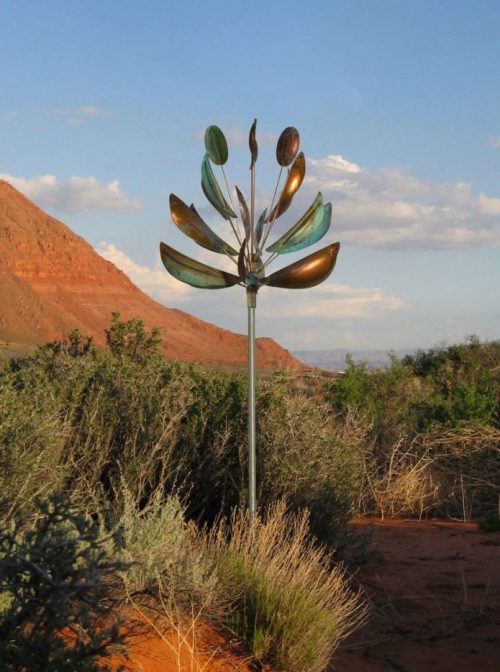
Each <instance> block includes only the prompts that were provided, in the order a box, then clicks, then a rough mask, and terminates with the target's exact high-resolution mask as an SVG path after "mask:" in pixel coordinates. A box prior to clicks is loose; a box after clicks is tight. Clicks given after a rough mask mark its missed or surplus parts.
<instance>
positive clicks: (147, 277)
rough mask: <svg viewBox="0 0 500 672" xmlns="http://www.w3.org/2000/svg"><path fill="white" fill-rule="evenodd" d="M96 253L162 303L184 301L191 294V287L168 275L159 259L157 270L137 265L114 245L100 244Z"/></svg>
mask: <svg viewBox="0 0 500 672" xmlns="http://www.w3.org/2000/svg"><path fill="white" fill-rule="evenodd" d="M96 252H97V253H98V254H100V255H101V256H102V257H104V258H105V259H107V260H108V261H111V263H113V264H114V265H115V266H116V267H117V268H119V269H120V270H121V271H123V272H124V273H125V275H127V276H128V277H129V278H130V279H131V280H132V282H134V283H135V284H136V285H137V286H138V287H139V288H140V289H142V290H143V291H144V292H146V294H149V296H151V297H153V298H154V299H157V300H158V301H161V302H162V303H170V302H172V301H176V302H177V301H182V300H183V299H185V298H187V297H188V295H189V294H190V293H191V287H190V286H189V285H186V284H185V283H183V282H179V281H178V280H176V279H175V278H173V277H172V276H171V275H170V273H167V271H166V270H165V268H164V267H163V265H162V264H161V261H160V259H159V258H158V262H157V265H156V268H149V267H148V266H141V265H140V264H137V263H136V262H135V261H134V260H133V259H131V258H130V257H128V256H127V255H126V254H125V252H122V251H121V250H119V249H118V248H116V247H115V245H113V244H112V243H106V242H102V243H100V244H99V247H98V248H97V249H96Z"/></svg>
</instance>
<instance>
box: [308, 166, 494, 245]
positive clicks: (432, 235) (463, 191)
mask: <svg viewBox="0 0 500 672" xmlns="http://www.w3.org/2000/svg"><path fill="white" fill-rule="evenodd" d="M302 191H303V193H302V194H301V195H300V196H299V195H298V197H297V200H298V201H299V200H300V201H302V202H301V203H300V205H301V206H304V205H305V200H306V198H305V197H307V199H312V198H313V197H314V195H315V194H316V192H318V191H321V192H322V193H323V195H324V197H325V199H326V200H332V201H333V227H332V228H333V231H334V237H335V239H338V240H340V241H344V242H349V243H353V244H360V245H368V246H378V247H391V246H392V247H394V246H400V247H401V246H407V247H409V246H420V247H428V246H430V247H470V246H474V245H487V244H495V245H497V244H500V198H496V197H492V196H487V195H485V194H474V193H473V192H472V190H471V188H470V185H468V184H466V183H464V182H455V183H447V182H437V181H431V180H422V179H420V178H418V177H415V176H414V175H412V174H410V173H408V172H407V171H404V170H402V169H399V168H384V169H380V170H377V171H374V170H369V169H367V168H363V167H362V166H359V165H357V164H356V163H352V162H350V161H348V160H346V159H345V158H344V157H342V156H339V155H330V156H328V157H327V158H325V159H320V160H315V159H311V160H309V161H308V170H307V175H306V179H305V181H304V187H303V190H302ZM300 193H301V192H299V194H300Z"/></svg>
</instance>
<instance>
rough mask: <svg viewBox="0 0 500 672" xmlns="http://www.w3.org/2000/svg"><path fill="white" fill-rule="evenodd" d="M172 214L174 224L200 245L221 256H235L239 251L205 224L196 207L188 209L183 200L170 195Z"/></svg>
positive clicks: (192, 206)
mask: <svg viewBox="0 0 500 672" xmlns="http://www.w3.org/2000/svg"><path fill="white" fill-rule="evenodd" d="M169 201H170V213H171V215H172V221H173V222H174V224H175V225H176V226H177V227H178V228H179V229H180V230H181V231H182V232H183V233H185V234H186V236H189V238H192V240H194V241H195V242H196V243H198V245H201V246H202V247H204V248H206V249H207V250H210V251H211V252H218V253H219V254H230V255H232V256H235V255H237V254H238V252H237V250H235V249H234V248H232V247H231V245H228V244H227V243H226V242H225V241H224V240H222V238H220V237H219V236H218V235H217V234H216V233H215V232H214V231H212V229H211V228H210V227H209V226H208V225H207V224H205V222H204V221H203V219H202V218H201V217H200V215H199V214H198V212H197V211H196V208H195V207H194V205H191V207H188V206H187V205H186V203H184V201H183V200H181V199H180V198H179V197H178V196H176V195H175V194H170V198H169Z"/></svg>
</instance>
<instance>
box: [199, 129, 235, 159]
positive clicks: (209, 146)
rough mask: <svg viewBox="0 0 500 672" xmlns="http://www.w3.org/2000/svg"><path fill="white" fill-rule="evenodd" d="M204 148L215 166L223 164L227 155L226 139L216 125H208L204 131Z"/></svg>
mask: <svg viewBox="0 0 500 672" xmlns="http://www.w3.org/2000/svg"><path fill="white" fill-rule="evenodd" d="M205 149H206V150H207V154H208V155H209V156H210V158H211V159H212V161H213V162H214V163H215V164H216V165H217V166H223V165H224V164H225V163H226V161H227V157H228V154H229V152H228V149H227V141H226V138H225V136H224V133H223V132H222V131H221V130H220V128H219V127H218V126H214V125H212V126H209V127H208V128H207V130H206V131H205Z"/></svg>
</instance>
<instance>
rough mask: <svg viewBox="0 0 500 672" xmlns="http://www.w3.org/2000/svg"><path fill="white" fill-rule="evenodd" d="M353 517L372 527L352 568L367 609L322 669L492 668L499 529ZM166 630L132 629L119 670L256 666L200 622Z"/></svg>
mask: <svg viewBox="0 0 500 672" xmlns="http://www.w3.org/2000/svg"><path fill="white" fill-rule="evenodd" d="M353 525H354V527H355V530H356V532H357V533H359V534H365V533H366V532H367V531H369V532H371V534H372V537H371V542H370V547H369V549H368V552H367V557H368V560H367V562H366V563H365V564H364V565H363V566H362V568H361V570H360V571H359V572H358V574H357V575H356V577H355V580H356V581H357V582H358V583H359V585H360V586H361V587H362V589H363V591H364V592H365V595H366V597H367V599H368V600H369V601H370V605H371V618H370V620H369V622H368V623H367V624H366V625H365V626H364V627H363V628H362V629H360V630H359V631H358V632H356V633H354V634H353V635H352V636H351V637H350V638H349V639H348V640H346V641H345V642H344V643H343V645H342V646H341V648H340V650H338V651H337V652H336V654H335V657H334V660H333V662H332V665H331V668H330V672H386V671H387V672H500V532H494V533H489V534H486V533H482V532H479V531H478V529H477V526H476V525H474V524H470V523H456V522H451V521H425V522H417V521H414V520H386V521H380V520H373V519H372V520H366V519H365V520H359V521H355V522H354V523H353ZM166 632H167V633H168V634H166V636H164V638H161V637H159V636H158V635H157V634H156V633H155V632H154V631H152V628H146V632H143V633H142V634H140V635H139V636H136V637H133V638H132V640H131V642H130V648H129V654H130V658H129V659H128V661H127V663H126V670H127V672H178V671H182V672H202V671H203V672H250V671H251V670H255V668H254V667H252V666H251V665H249V661H248V657H247V656H248V654H247V653H246V652H245V651H244V649H243V647H241V645H239V644H238V643H237V642H235V641H231V640H230V638H228V637H224V636H222V635H221V634H220V633H218V632H216V631H214V630H213V629H212V628H210V627H209V626H207V625H206V624H205V625H202V624H198V625H197V627H196V629H195V630H193V629H191V628H190V627H189V626H184V627H182V628H180V629H179V630H177V631H175V630H172V628H167V629H166ZM245 658H246V660H245ZM113 662H115V663H119V662H122V663H123V662H124V661H123V659H121V660H119V659H117V658H115V659H114V661H113ZM265 669H266V670H267V671H268V672H269V668H265Z"/></svg>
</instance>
